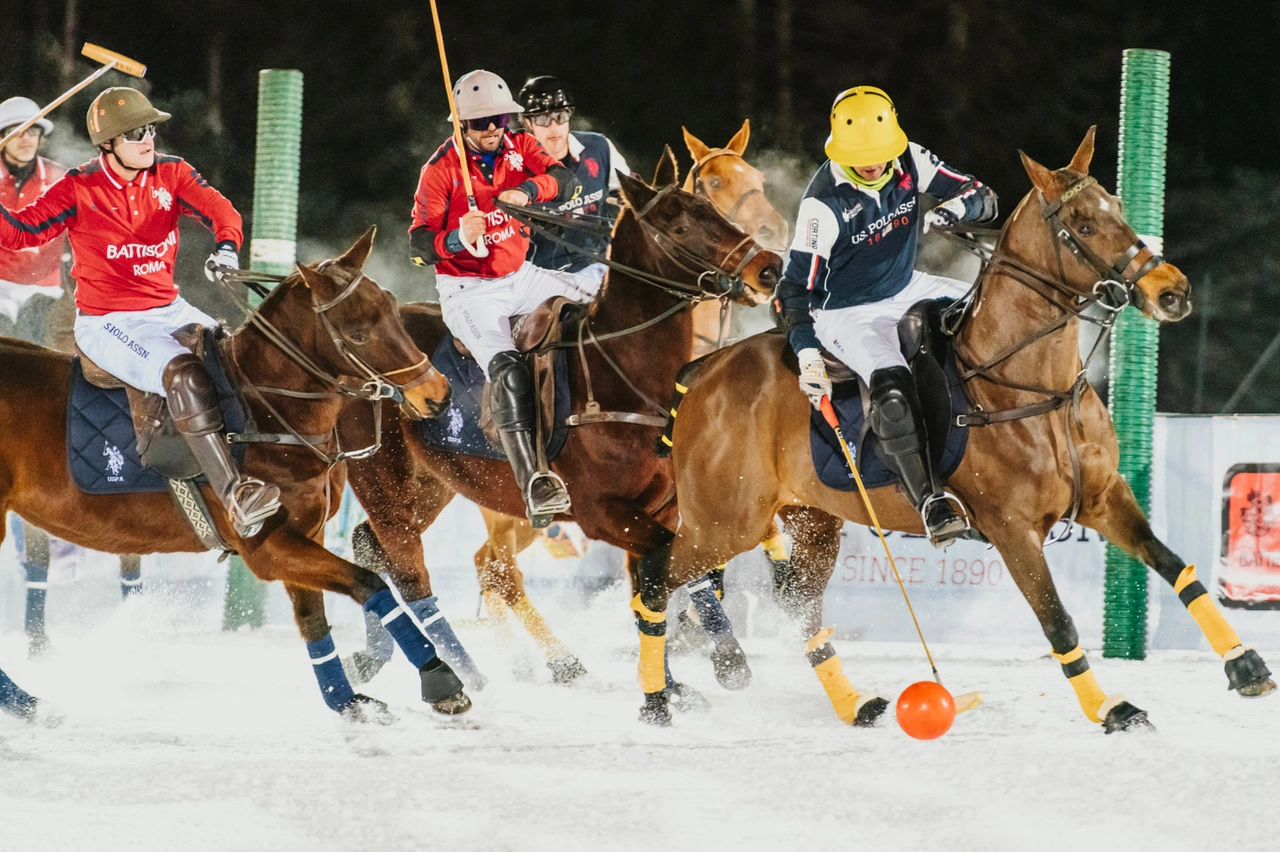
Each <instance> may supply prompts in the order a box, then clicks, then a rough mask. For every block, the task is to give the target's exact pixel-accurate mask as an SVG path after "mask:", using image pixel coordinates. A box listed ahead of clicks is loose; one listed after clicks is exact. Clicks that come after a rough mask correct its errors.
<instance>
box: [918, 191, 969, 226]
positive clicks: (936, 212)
mask: <svg viewBox="0 0 1280 852" xmlns="http://www.w3.org/2000/svg"><path fill="white" fill-rule="evenodd" d="M962 219H964V199H963V198H953V199H951V200H950V201H944V202H942V203H941V204H939V205H938V206H937V207H935V208H933V209H932V210H930V211H929V212H928V213H926V214H924V232H925V233H926V234H927V233H929V229H930V228H939V229H942V230H947V229H948V228H951V227H953V226H954V225H955V224H956V223H957V222H959V221H960V220H962Z"/></svg>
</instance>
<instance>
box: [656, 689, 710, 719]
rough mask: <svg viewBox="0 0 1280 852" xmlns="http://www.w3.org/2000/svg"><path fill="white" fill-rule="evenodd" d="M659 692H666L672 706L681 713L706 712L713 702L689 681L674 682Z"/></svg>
mask: <svg viewBox="0 0 1280 852" xmlns="http://www.w3.org/2000/svg"><path fill="white" fill-rule="evenodd" d="M659 694H665V695H666V696H667V700H668V701H669V702H670V703H671V706H672V707H674V708H675V709H677V710H679V711H680V712H681V713H706V712H707V711H708V710H710V709H711V702H710V701H708V700H707V699H706V698H705V697H703V695H702V693H701V692H699V691H698V690H696V689H694V688H693V687H692V686H689V685H688V684H687V683H676V684H672V685H671V686H668V687H667V688H666V689H665V690H663V691H662V693H659Z"/></svg>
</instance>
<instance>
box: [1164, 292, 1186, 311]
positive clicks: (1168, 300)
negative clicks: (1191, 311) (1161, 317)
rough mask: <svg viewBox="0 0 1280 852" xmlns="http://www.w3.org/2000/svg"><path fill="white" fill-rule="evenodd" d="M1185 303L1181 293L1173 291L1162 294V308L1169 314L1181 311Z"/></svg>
mask: <svg viewBox="0 0 1280 852" xmlns="http://www.w3.org/2000/svg"><path fill="white" fill-rule="evenodd" d="M1183 303H1184V300H1183V297H1182V294H1181V293H1178V292H1175V291H1173V290H1165V291H1164V292H1163V293H1161V294H1160V307H1161V308H1163V309H1164V310H1165V311H1168V312H1169V313H1173V312H1174V311H1177V310H1180V309H1181V308H1182V305H1183Z"/></svg>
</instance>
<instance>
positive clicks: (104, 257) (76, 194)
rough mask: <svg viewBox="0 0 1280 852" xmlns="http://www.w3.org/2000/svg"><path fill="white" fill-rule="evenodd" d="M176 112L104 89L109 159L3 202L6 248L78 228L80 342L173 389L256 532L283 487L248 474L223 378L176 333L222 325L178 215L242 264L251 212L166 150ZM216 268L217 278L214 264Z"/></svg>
mask: <svg viewBox="0 0 1280 852" xmlns="http://www.w3.org/2000/svg"><path fill="white" fill-rule="evenodd" d="M168 119H169V114H168V113H166V112H161V111H160V110H157V109H156V108H155V107H153V106H152V105H151V103H150V101H148V100H147V98H146V96H145V95H143V94H142V93H141V92H139V91H137V90H135V89H129V88H112V89H106V90H104V91H103V92H102V93H101V94H99V95H98V97H96V98H95V99H94V101H93V103H92V104H91V105H90V107H89V113H88V115H87V117H86V120H87V123H88V127H89V139H90V141H91V142H93V144H94V145H97V146H98V149H99V155H98V157H97V159H95V160H91V161H89V162H88V163H85V164H84V165H82V166H80V167H79V168H75V169H72V170H70V171H69V172H67V173H66V174H65V175H64V176H63V177H62V178H61V179H60V180H58V181H57V182H55V183H54V184H53V185H52V186H50V187H49V188H48V189H47V190H45V192H44V193H43V194H42V195H41V196H40V197H39V198H37V199H36V200H35V201H33V202H31V203H30V204H28V205H27V206H25V207H23V208H22V209H21V210H18V211H14V210H11V209H9V207H8V206H0V248H5V249H11V250H16V249H26V248H33V247H37V246H41V245H43V244H45V243H48V242H50V241H52V240H55V239H57V237H58V236H59V235H61V234H62V233H63V232H64V231H65V232H66V233H67V234H68V235H69V237H70V239H71V248H72V250H73V252H74V255H75V262H74V265H73V266H72V268H71V276H72V277H73V278H74V279H75V280H76V307H77V309H78V311H77V316H76V322H75V339H76V345H77V346H78V347H79V349H80V351H81V352H82V353H83V354H84V355H85V356H87V357H88V358H90V359H91V360H92V361H93V362H94V363H95V364H97V365H98V366H99V367H101V368H102V369H104V370H106V371H107V372H108V373H110V374H111V375H113V376H115V377H116V378H118V379H120V380H121V381H123V382H125V383H126V384H128V385H131V386H132V387H135V388H138V389H139V390H143V391H148V392H150V393H157V394H160V395H162V396H165V397H167V398H168V401H169V411H170V413H171V414H172V415H173V421H174V426H175V427H176V429H177V431H178V432H179V433H180V434H181V435H182V437H183V438H184V439H185V440H186V442H187V445H188V446H189V447H190V448H191V452H192V455H193V456H195V458H196V461H197V462H199V464H200V467H201V469H202V470H203V471H204V473H205V475H206V476H207V477H208V478H209V484H210V485H211V486H212V487H213V490H214V491H215V492H216V493H217V495H218V498H219V499H220V500H221V501H222V505H223V506H224V507H225V508H226V510H227V512H228V514H229V516H230V519H231V522H232V525H233V526H234V527H235V529H236V532H237V533H238V534H239V535H241V536H242V537H243V536H250V535H253V534H255V533H256V532H257V531H258V529H260V528H261V525H262V523H263V521H265V520H266V519H267V518H269V517H270V516H271V515H273V514H275V512H276V510H277V509H279V508H280V491H279V489H278V488H276V487H275V486H274V485H268V484H266V483H264V482H262V481H260V480H257V479H253V478H251V477H246V476H243V475H242V474H241V473H240V471H239V469H238V468H237V466H236V464H235V462H234V460H233V459H232V456H231V452H230V448H229V446H228V445H227V443H226V441H225V440H224V439H223V437H222V434H221V431H222V428H223V423H222V414H221V411H220V410H219V408H218V398H217V394H216V392H215V389H214V385H213V380H212V379H211V378H210V376H209V373H208V371H206V370H205V368H204V365H203V364H202V363H201V361H200V359H199V358H197V357H196V356H195V355H193V354H192V353H191V352H190V351H189V350H188V349H187V348H186V347H184V346H183V345H182V344H181V343H179V342H178V341H177V340H176V339H175V338H174V337H173V332H174V331H177V330H178V329H180V328H182V327H183V326H185V325H189V324H191V323H199V324H201V325H207V326H214V325H217V321H216V320H214V319H213V317H210V316H209V315H207V314H205V313H204V312H203V311H200V310H197V309H196V308H194V307H192V306H191V305H190V304H188V303H187V302H186V300H184V299H183V298H182V297H181V296H180V295H178V288H177V286H176V285H175V284H174V280H173V266H174V260H175V258H176V256H177V251H178V217H179V216H183V215H185V216H192V217H194V218H196V219H198V220H199V221H200V222H201V223H202V224H203V225H204V226H205V227H206V228H208V229H209V230H211V231H212V232H213V233H214V236H215V237H216V238H217V247H216V250H215V252H214V254H213V255H211V257H210V260H211V261H213V262H214V263H215V264H217V265H220V266H227V267H233V268H239V266H240V260H239V257H238V252H239V248H240V243H241V240H242V233H241V220H240V214H239V213H237V212H236V209H235V207H233V206H232V204H231V202H230V201H228V200H227V199H226V198H224V197H223V196H222V195H221V194H220V193H219V192H218V191H217V190H215V189H214V188H213V187H211V186H209V184H208V183H207V182H206V181H205V179H204V178H203V177H201V176H200V173H199V172H197V171H196V170H195V169H194V168H193V167H192V166H191V165H190V164H189V163H187V162H186V161H184V160H183V159H182V158H181V157H172V156H168V155H165V154H157V153H156V150H155V126H156V125H157V124H158V123H160V122H162V121H167V120H168ZM205 274H206V275H208V276H209V277H210V278H212V275H213V273H212V271H210V270H208V269H206V273H205Z"/></svg>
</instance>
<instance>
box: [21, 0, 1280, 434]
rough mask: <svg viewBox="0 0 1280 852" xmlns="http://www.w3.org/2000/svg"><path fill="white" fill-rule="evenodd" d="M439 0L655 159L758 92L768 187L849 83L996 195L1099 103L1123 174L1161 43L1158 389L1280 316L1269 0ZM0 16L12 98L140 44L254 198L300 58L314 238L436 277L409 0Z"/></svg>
mask: <svg viewBox="0 0 1280 852" xmlns="http://www.w3.org/2000/svg"><path fill="white" fill-rule="evenodd" d="M441 15H442V17H443V19H444V23H445V27H446V38H447V44H448V47H449V50H450V57H449V58H450V63H451V65H452V66H453V69H454V71H455V73H462V72H464V71H467V70H470V69H472V68H477V67H485V68H489V69H490V70H493V71H496V72H498V73H499V74H502V75H503V76H504V77H505V78H506V79H507V80H508V81H509V82H510V83H512V85H519V83H520V82H522V81H523V80H524V79H525V78H526V77H527V76H529V75H532V74H538V73H553V74H557V75H559V76H561V77H562V78H564V79H565V80H566V81H567V82H568V83H569V85H570V86H571V88H572V89H573V90H574V92H575V94H576V96H577V99H578V101H579V104H580V111H579V118H580V119H581V121H582V123H584V124H589V125H591V126H593V127H594V128H595V129H599V130H604V131H606V132H608V133H609V135H610V136H611V137H612V138H613V139H614V140H615V141H616V142H617V143H618V144H619V146H620V147H621V148H622V150H623V151H624V153H625V154H626V155H627V156H628V158H629V160H630V162H631V163H632V165H633V167H634V168H636V169H637V170H638V171H640V172H642V173H645V172H649V171H650V170H651V169H652V166H653V164H654V163H655V162H656V160H657V156H658V154H659V153H660V151H661V149H662V146H663V145H664V144H671V145H672V147H673V148H674V149H675V150H677V151H678V152H680V153H681V154H683V146H682V145H681V144H680V126H681V125H682V124H684V125H687V126H688V127H689V128H690V129H691V130H693V131H694V132H696V133H697V134H699V135H700V136H702V137H703V138H705V139H707V140H708V141H711V142H713V143H717V142H722V141H724V140H725V139H727V138H728V137H729V136H730V135H731V134H732V133H733V131H734V130H736V129H737V127H738V125H739V124H740V123H741V121H742V119H743V118H744V117H748V116H749V117H750V118H751V119H752V129H753V135H752V152H754V156H755V157H756V158H757V159H761V158H763V160H764V161H765V162H766V163H769V164H771V166H772V168H771V171H770V176H771V178H773V179H774V182H775V184H777V186H778V190H779V197H778V199H777V200H776V202H775V203H777V204H778V206H780V207H784V206H786V205H787V204H791V203H794V200H795V197H796V195H798V192H799V190H800V188H802V185H803V179H804V175H805V173H806V172H807V171H808V170H809V169H811V168H812V167H813V166H814V165H816V163H817V162H818V161H819V160H820V159H821V154H820V152H821V144H822V141H823V139H824V138H825V135H826V115H827V109H828V107H829V105H830V100H831V98H832V96H833V95H834V94H835V93H836V92H838V91H839V90H841V89H843V88H845V87H847V86H850V85H855V84H858V83H872V84H875V85H880V86H882V87H884V88H885V89H887V90H888V91H889V92H890V93H891V94H892V95H893V97H894V99H895V100H896V102H897V104H898V107H899V112H900V115H901V116H902V121H903V124H904V126H905V127H906V129H907V131H908V133H909V134H910V136H911V137H912V138H913V139H915V140H917V141H919V142H921V143H923V144H925V145H926V146H928V147H930V148H932V149H934V150H936V151H938V152H939V153H941V154H942V155H943V156H944V157H945V158H946V159H947V160H949V161H950V162H952V163H954V164H956V165H958V166H960V167H962V168H964V169H966V170H969V171H972V172H974V173H976V174H978V175H980V176H981V177H982V179H983V180H984V181H985V182H987V183H989V184H991V185H992V186H993V187H994V188H995V189H996V190H997V191H998V192H999V193H1000V195H1001V197H1002V198H1003V199H1004V207H1005V209H1006V210H1009V209H1012V206H1013V204H1014V203H1015V201H1016V199H1017V198H1018V197H1019V196H1021V195H1022V194H1023V193H1024V192H1025V191H1026V190H1027V188H1028V182H1027V180H1026V177H1025V175H1024V174H1023V173H1022V170H1021V167H1020V166H1019V164H1018V160H1017V156H1016V149H1017V148H1023V149H1025V150H1026V151H1027V152H1028V153H1030V154H1031V155H1032V156H1034V157H1036V158H1037V159H1039V160H1041V161H1043V162H1045V163H1046V164H1048V165H1051V166H1058V165H1062V164H1064V163H1065V162H1066V161H1067V160H1068V158H1069V157H1070V155H1071V153H1072V151H1073V150H1074V148H1075V146H1076V144H1077V143H1078V142H1079V140H1080V138H1081V136H1082V134H1083V132H1084V130H1085V129H1086V128H1087V127H1088V126H1089V125H1090V124H1097V125H1099V149H1098V154H1097V156H1096V157H1095V160H1094V163H1095V165H1094V172H1095V174H1097V176H1098V177H1099V179H1100V180H1102V181H1103V182H1104V184H1106V185H1108V186H1112V187H1114V183H1115V161H1116V142H1117V140H1116V133H1117V130H1116V128H1117V121H1118V114H1119V85H1120V68H1121V64H1120V63H1121V56H1120V54H1121V51H1122V50H1123V49H1124V48H1126V47H1153V48H1161V49H1165V50H1168V51H1170V52H1171V53H1172V54H1173V81H1172V103H1171V109H1170V140H1169V141H1170V147H1169V171H1168V181H1169V186H1168V194H1167V198H1166V221H1165V241H1166V253H1167V255H1168V257H1169V258H1170V259H1171V260H1173V261H1174V262H1176V263H1178V264H1180V265H1181V266H1182V267H1183V268H1184V270H1186V271H1187V272H1188V273H1189V274H1190V275H1191V276H1192V280H1193V284H1194V285H1195V288H1196V301H1197V308H1198V310H1200V313H1199V314H1198V315H1197V314H1193V315H1192V318H1191V319H1189V320H1187V321H1186V322H1184V323H1181V324H1178V325H1176V326H1169V327H1166V328H1165V329H1164V330H1163V331H1162V352H1161V376H1160V385H1159V393H1160V397H1159V403H1160V408H1161V409H1162V410H1168V411H1194V410H1203V411H1216V410H1218V409H1219V408H1220V407H1221V406H1222V405H1223V404H1224V403H1225V402H1226V401H1227V400H1228V398H1229V397H1230V396H1231V394H1232V392H1233V391H1234V390H1235V389H1236V386H1237V385H1238V383H1239V382H1240V380H1241V378H1242V377H1243V376H1244V375H1245V374H1246V372H1247V371H1248V370H1249V369H1250V367H1251V366H1253V365H1254V363H1255V361H1256V359H1257V357H1258V356H1259V354H1261V353H1262V352H1263V350H1264V349H1265V348H1266V346H1267V344H1268V343H1269V342H1270V340H1271V339H1272V337H1273V336H1274V335H1275V334H1276V333H1277V332H1280V310H1277V308H1280V288H1278V287H1277V286H1276V285H1275V284H1274V283H1273V282H1275V281H1276V276H1275V273H1276V272H1277V271H1280V270H1278V269H1277V268H1278V267H1280V244H1278V242H1277V240H1276V238H1275V236H1274V234H1275V228H1274V226H1275V224H1276V222H1275V220H1276V219H1277V218H1278V217H1280V213H1278V212H1277V211H1278V210H1280V208H1278V207H1277V205H1276V204H1275V203H1274V202H1275V201H1277V200H1280V167H1278V166H1277V164H1276V162H1275V158H1276V152H1277V150H1280V149H1278V146H1277V142H1278V141H1280V111H1278V110H1277V107H1278V106H1280V73H1278V72H1277V71H1276V65H1275V63H1274V62H1273V61H1272V57H1271V53H1272V51H1273V46H1274V45H1275V44H1277V43H1280V6H1278V5H1277V4H1275V3H1249V4H1233V3H1226V4H1194V5H1191V4H1169V3H1165V2H1155V0H1130V2H1126V3H1116V2H1103V0H1075V2H1061V1H1060V0H1042V2H1037V3H1027V2H1025V0H985V2H963V0H911V1H910V2H904V0H897V2H892V0H875V2H823V0H812V2H808V3H796V2H794V0H698V2H690V0H683V2H677V1H676V0H647V1H646V0H637V2H630V3H609V2H604V3H602V2H598V0H597V2H584V1H583V0H543V2H540V3H530V2H525V0H503V2H498V3H490V4H477V3H462V2H456V0H442V2H441ZM2 18H3V20H4V25H3V27H2V28H0V97H7V96H9V95H11V94H26V95H28V96H30V97H33V98H35V99H36V100H37V101H41V102H43V101H47V100H49V99H50V98H52V97H53V96H54V95H56V94H57V93H58V92H60V91H61V90H62V89H64V88H65V87H66V86H67V85H68V84H69V81H73V80H75V79H78V78H79V77H81V76H83V75H84V74H85V73H87V72H88V71H89V70H90V69H91V66H90V65H89V64H88V63H87V62H85V61H84V60H83V59H81V58H80V57H79V56H78V49H79V45H80V44H81V43H82V42H83V41H93V42H95V43H99V44H102V45H104V46H106V47H109V48H111V49H114V50H118V51H120V52H122V53H125V54H127V55H129V56H133V57H135V58H137V59H139V60H140V61H143V62H145V63H147V64H148V65H149V66H150V71H149V73H148V77H147V81H146V87H148V88H149V90H150V94H151V95H152V96H153V97H154V98H155V100H156V101H157V103H158V104H159V105H161V107H162V108H165V109H169V110H170V111H172V112H173V113H174V115H175V119H174V120H173V121H171V122H169V124H167V125H165V127H164V129H163V132H162V135H161V139H160V144H161V147H162V149H165V150H170V151H173V152H175V153H180V154H182V155H183V156H186V157H188V158H189V159H190V160H192V162H194V163H196V164H197V165H198V166H199V167H200V168H201V169H202V170H203V171H204V172H205V174H206V175H207V176H208V177H209V178H210V179H211V180H212V181H213V182H214V183H215V184H216V185H218V186H219V187H221V188H222V189H223V190H224V191H225V192H226V193H227V194H228V195H229V196H230V197H231V198H232V199H233V200H234V201H236V203H237V204H238V205H239V206H240V207H241V209H242V210H244V211H245V212H246V214H247V215H250V216H251V215H252V209H251V196H252V176H253V175H252V172H253V132H254V121H255V112H256V109H255V108H256V98H257V89H256V85H257V80H256V77H257V71H258V70H259V69H262V68H298V69H300V70H301V71H303V72H304V74H305V80H306V83H305V85H306V106H305V121H304V127H303V163H302V202H301V213H300V222H299V231H300V234H301V235H302V236H303V237H304V239H305V240H306V241H307V242H306V243H304V246H303V250H302V251H303V254H304V256H307V254H306V253H307V251H308V250H309V249H308V247H310V250H311V251H312V252H313V255H312V256H315V255H314V252H317V251H318V250H319V246H322V245H339V244H343V243H344V242H345V241H348V240H350V239H351V238H353V236H354V235H356V234H357V233H359V232H360V231H361V230H362V229H363V228H364V227H365V226H366V225H367V224H368V223H370V222H378V223H379V224H381V225H382V226H383V228H382V231H381V234H380V243H381V245H380V252H379V256H380V258H381V263H382V264H383V266H384V268H385V272H384V273H383V275H384V277H387V276H390V277H391V279H393V283H395V284H396V286H397V289H399V290H401V291H402V292H411V293H412V292H416V291H417V290H418V289H423V290H424V291H425V287H423V286H422V285H421V284H420V283H419V282H421V281H423V279H422V278H421V277H415V273H414V272H413V270H412V269H411V268H410V267H408V265H407V264H402V263H400V258H402V257H404V256H405V253H404V250H403V246H404V238H403V232H404V229H405V227H406V226H407V223H408V211H409V206H410V203H411V198H412V193H413V189H414V186H415V184H416V180H417V174H418V169H419V168H420V166H421V164H422V162H423V161H424V160H425V159H426V158H427V156H429V154H430V153H431V152H432V151H433V150H434V149H435V147H436V146H437V145H438V144H439V143H440V141H441V140H442V139H443V138H444V137H445V135H446V134H447V132H448V128H447V125H446V124H445V122H444V118H445V115H446V113H447V107H446V105H445V99H444V93H443V91H442V89H441V80H440V71H439V66H438V64H437V63H438V60H437V58H436V54H435V45H434V35H433V32H432V27H431V17H430V12H429V9H428V7H427V6H426V4H425V3H423V2H421V0H414V2H405V0H382V2H379V3H376V4H374V3H357V2H339V0H306V2H303V0H279V2H249V0H219V2H212V0H188V2H163V3H161V2H148V0H135V2H129V3H124V2H118V0H92V2H88V0H27V2H23V3H16V2H10V3H6V4H5V11H4V14H3V16H2ZM111 76H113V75H109V77H108V80H111ZM111 82H113V83H115V84H120V83H121V82H123V80H122V79H121V78H118V79H115V80H112V81H111ZM88 99H89V96H85V97H83V98H78V99H76V100H75V101H73V102H72V103H71V104H70V105H68V106H66V107H63V108H61V109H60V110H59V112H58V113H57V115H56V116H55V117H56V118H57V119H58V120H59V124H60V127H61V129H60V131H59V136H60V137H61V138H59V137H55V138H54V139H51V140H50V142H51V143H54V142H58V143H59V147H57V148H55V151H56V152H58V153H60V154H63V156H65V157H67V158H73V155H74V154H76V153H79V154H81V155H83V153H84V151H83V150H81V151H79V152H76V151H74V150H69V149H70V148H71V146H68V145H67V144H66V143H67V140H68V139H69V138H70V137H71V136H72V134H73V133H75V134H80V136H81V137H83V126H82V116H83V114H84V110H85V108H86V107H87V103H88ZM63 152H66V153H63ZM1206 309H1207V310H1206ZM1205 317H1207V325H1204V324H1203V318H1205ZM1277 379H1280V358H1277V359H1276V361H1275V362H1274V363H1271V364H1270V365H1269V366H1264V367H1263V369H1262V370H1261V371H1260V372H1259V373H1258V379H1257V381H1256V382H1255V383H1254V384H1253V386H1252V387H1251V389H1250V390H1249V391H1248V392H1247V393H1246V394H1245V395H1244V396H1243V398H1242V399H1241V401H1240V403H1239V405H1238V406H1237V409H1238V410H1241V411H1280V381H1277Z"/></svg>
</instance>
